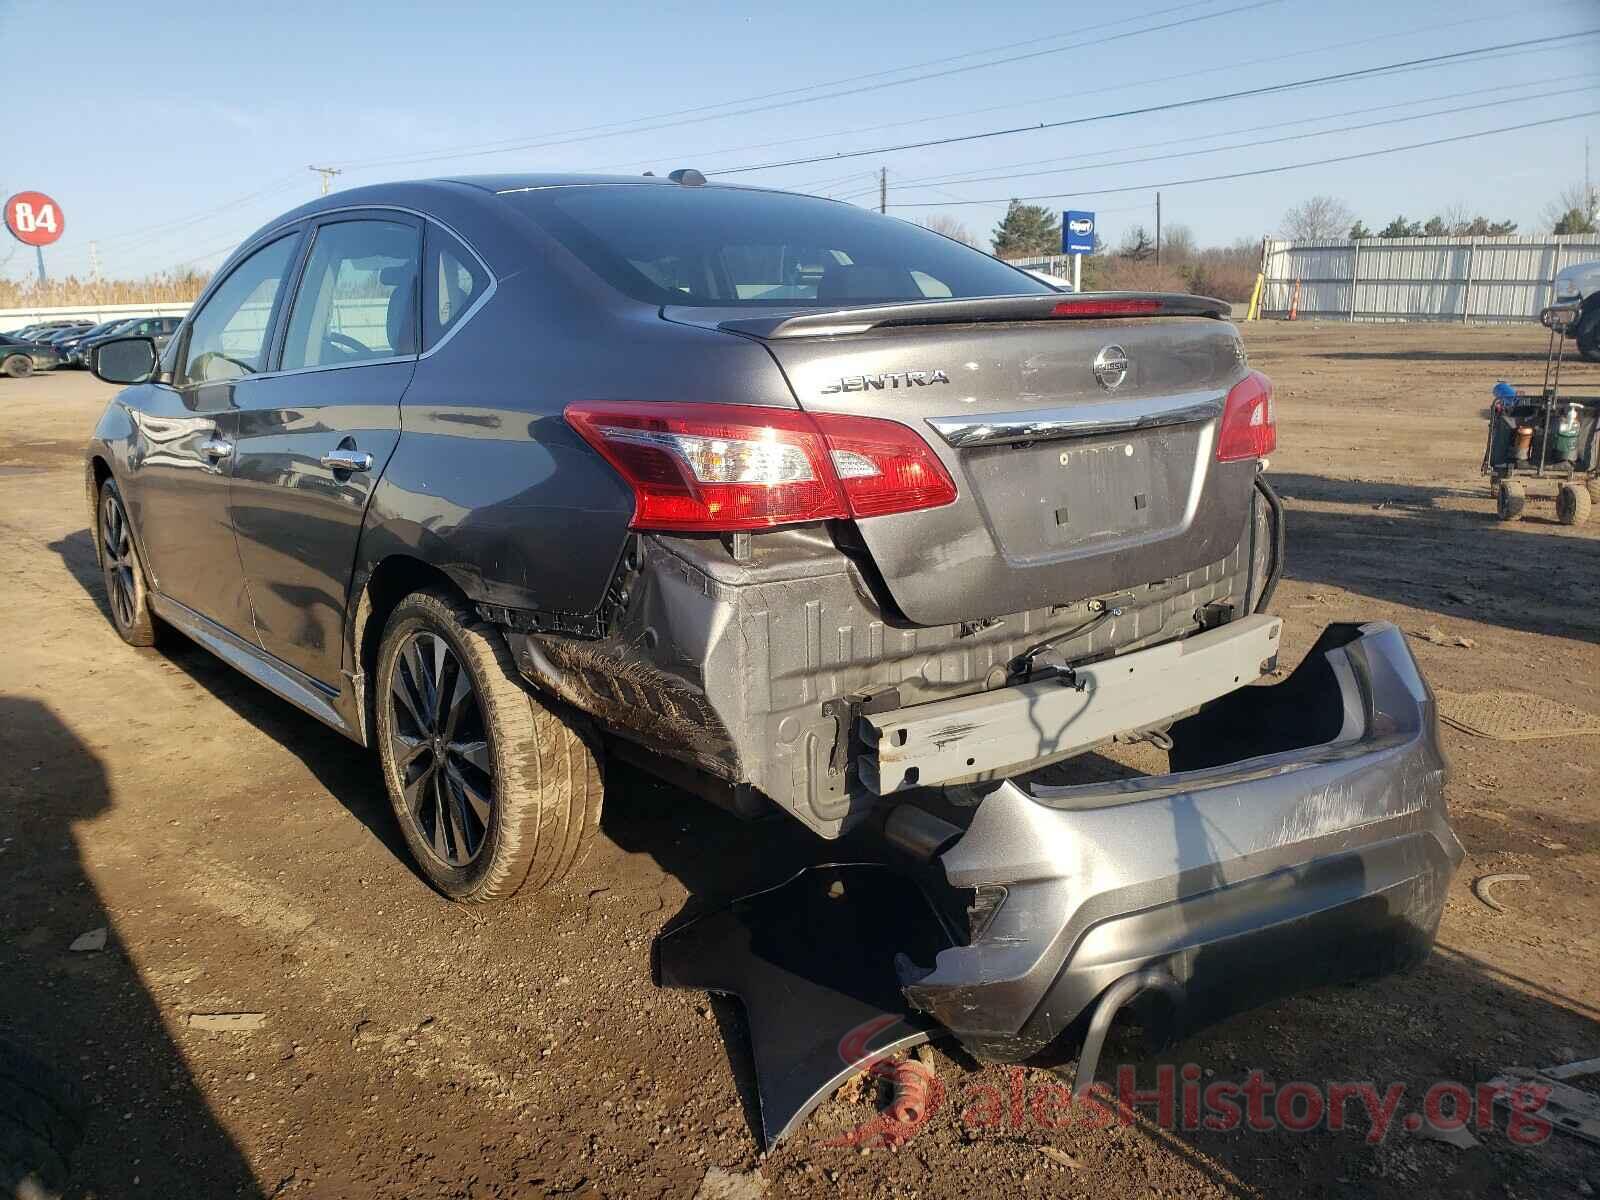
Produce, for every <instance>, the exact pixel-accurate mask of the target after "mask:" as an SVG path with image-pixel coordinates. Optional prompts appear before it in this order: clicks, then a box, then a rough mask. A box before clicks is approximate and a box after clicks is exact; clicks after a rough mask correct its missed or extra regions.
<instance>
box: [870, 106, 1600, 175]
mask: <svg viewBox="0 0 1600 1200" xmlns="http://www.w3.org/2000/svg"><path fill="white" fill-rule="evenodd" d="M1596 88H1600V82H1596V83H1591V84H1589V85H1587V86H1586V87H1579V88H1562V89H1559V90H1556V91H1550V92H1535V93H1532V94H1531V95H1527V96H1518V97H1516V98H1515V99H1512V100H1487V101H1484V102H1483V103H1481V104H1461V105H1457V106H1456V107H1454V108H1441V109H1436V110H1434V111H1433V112H1426V113H1411V114H1409V115H1408V116H1404V117H1389V118H1387V119H1385V120H1382V121H1363V122H1361V123H1360V124H1358V125H1340V126H1335V127H1334V128H1332V129H1311V130H1307V131H1305V132H1304V133H1288V134H1284V135H1283V136H1282V137H1274V138H1256V139H1254V140H1252V141H1248V142H1232V143H1230V144H1228V145H1226V146H1211V147H1209V148H1207V149H1203V150H1179V151H1175V152H1173V153H1171V154H1147V155H1143V156H1141V157H1139V158H1120V159H1111V160H1109V161H1107V162H1095V163H1085V164H1083V165H1082V166H1078V167H1052V168H1050V169H1049V170H1044V171H1022V172H1018V173H1016V174H1012V175H988V176H984V177H982V178H976V179H959V180H954V181H952V180H945V179H941V180H939V181H938V182H940V183H950V182H956V183H996V182H1000V181H1004V180H1010V179H1032V178H1035V177H1037V176H1040V175H1064V174H1069V173H1071V172H1073V171H1098V170H1102V169H1104V168H1107V167H1129V166H1135V165H1137V164H1140V163H1149V162H1163V161H1166V160H1167V159H1173V158H1195V157H1197V156H1199V155H1203V154H1221V153H1223V152H1224V151H1227V150H1249V149H1252V148H1254V147H1256V146H1276V145H1279V144H1281V143H1283V142H1298V141H1303V140H1305V139H1306V138H1311V137H1323V136H1325V135H1327V134H1333V133H1354V132H1355V131H1357V130H1361V129H1378V128H1381V127H1383V126H1385V125H1403V124H1405V123H1406V122H1407V121H1422V120H1426V119H1428V118H1429V117H1449V116H1455V115H1456V114H1457V113H1465V112H1475V111H1477V110H1478V109H1480V108H1499V107H1501V106H1503V105H1506V104H1521V103H1523V102H1525V101H1530V100H1548V99H1549V98H1550V97H1551V96H1565V95H1570V94H1571V93H1573V92H1589V91H1594V90H1595V89H1596ZM900 182H901V186H902V187H919V186H920V187H930V188H931V187H932V186H933V185H932V184H931V183H929V182H928V181H926V180H914V179H911V180H901V181H900ZM935 190H937V189H935Z"/></svg>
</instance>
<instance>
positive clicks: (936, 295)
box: [504, 184, 1050, 308]
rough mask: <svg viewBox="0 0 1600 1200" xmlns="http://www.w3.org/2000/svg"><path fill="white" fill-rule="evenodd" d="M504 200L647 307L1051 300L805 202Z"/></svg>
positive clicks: (631, 189)
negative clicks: (1026, 296)
mask: <svg viewBox="0 0 1600 1200" xmlns="http://www.w3.org/2000/svg"><path fill="white" fill-rule="evenodd" d="M504 198H505V199H506V200H507V201H509V202H510V203H512V204H514V205H516V206H517V207H518V208H520V209H522V210H523V211H524V212H526V213H527V214H528V215H529V216H531V217H532V218H533V219H534V220H535V221H537V222H538V223H539V224H540V225H541V226H543V227H544V228H545V229H546V230H547V231H548V232H549V233H550V234H551V236H553V237H554V238H556V239H557V240H558V241H560V242H561V244H562V245H564V246H565V247H566V248H567V249H568V250H570V251H572V253H573V254H575V255H576V256H577V257H578V258H579V259H581V260H582V261H583V262H584V264H585V265H587V266H588V267H589V268H590V269H591V270H593V271H594V272H595V273H596V274H598V275H600V276H601V277H602V278H603V279H605V280H607V281H608V282H609V283H610V284H611V285H612V286H614V287H616V288H617V289H618V290H620V291H622V292H624V293H626V294H627V295H629V296H632V297H634V298H635V299H637V300H643V301H645V302H647V303H650V304H682V305H691V306H695V305H698V306H714V307H718V308H721V307H725V306H748V307H780V308H796V307H823V306H829V305H837V304H859V303H870V302H874V301H892V300H926V299H948V298H951V297H954V298H957V299H964V298H968V297H973V296H1005V295H1015V294H1018V293H1022V294H1047V293H1048V292H1049V291H1050V289H1049V288H1047V287H1045V285H1044V284H1042V283H1039V282H1038V281H1037V280H1034V279H1032V278H1030V277H1029V276H1027V275H1024V274H1023V273H1022V272H1021V271H1018V270H1015V269H1013V268H1011V267H1008V266H1006V265H1005V264H1004V263H1001V262H999V261H997V260H996V259H993V258H990V257H989V256H988V255H987V254H981V253H979V252H978V251H976V250H973V249H971V248H970V247H968V246H964V245H962V244H961V243H959V242H954V241H951V240H950V239H948V238H944V237H940V236H939V235H938V234H936V233H931V232H929V231H928V230H926V229H923V228H922V227H920V226H917V225H911V224H908V223H907V222H905V221H899V220H896V219H894V218H892V217H886V216H881V215H879V214H878V213H872V212H867V211H865V210H864V209H859V208H854V207H852V206H850V205H848V204H839V203H836V202H834V201H831V200H819V199H816V198H815V197H811V196H790V195H784V194H781V193H771V192H755V191H741V190H736V189H726V190H725V189H721V188H682V187H670V186H666V185H652V184H635V185H629V184H619V185H611V186H596V187H553V188H539V189H535V190H532V191H527V192H512V193H507V194H506V196H505V197H504Z"/></svg>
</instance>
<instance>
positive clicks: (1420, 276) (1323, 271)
mask: <svg viewBox="0 0 1600 1200" xmlns="http://www.w3.org/2000/svg"><path fill="white" fill-rule="evenodd" d="M1594 259H1600V235H1595V234H1571V235H1561V236H1556V235H1553V234H1550V235H1542V236H1541V235H1536V236H1532V237H1515V236H1513V237H1479V238H1469V237H1433V238H1427V237H1420V238H1363V239H1362V240H1361V241H1358V242H1349V241H1341V242H1290V241H1281V240H1278V239H1273V238H1269V239H1267V241H1266V243H1265V244H1264V246H1263V249H1262V270H1263V274H1264V275H1265V282H1264V285H1263V288H1262V293H1261V315H1262V316H1264V317H1286V316H1288V314H1289V309H1290V306H1291V305H1292V304H1294V302H1295V289H1296V287H1298V288H1299V293H1300V295H1299V303H1298V305H1297V310H1298V315H1299V317H1300V318H1301V319H1311V320H1336V321H1457V322H1474V323H1481V324H1486V325H1491V324H1508V323H1511V322H1515V321H1537V320H1538V319H1539V310H1540V309H1541V308H1543V307H1544V306H1545V305H1547V304H1549V303H1550V300H1551V287H1550V285H1551V282H1552V281H1553V280H1554V278H1555V274H1556V272H1557V271H1559V270H1560V269H1561V268H1562V267H1566V266H1571V265H1572V264H1573V263H1579V262H1588V261H1591V260H1594Z"/></svg>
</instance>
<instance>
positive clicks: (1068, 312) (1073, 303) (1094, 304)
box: [1050, 300, 1161, 317]
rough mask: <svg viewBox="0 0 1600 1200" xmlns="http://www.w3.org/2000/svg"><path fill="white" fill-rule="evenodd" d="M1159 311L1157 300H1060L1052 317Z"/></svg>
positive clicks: (1131, 315) (1127, 314)
mask: <svg viewBox="0 0 1600 1200" xmlns="http://www.w3.org/2000/svg"><path fill="white" fill-rule="evenodd" d="M1160 311H1161V301H1159V300H1062V301H1060V302H1059V303H1057V304H1056V306H1055V307H1054V308H1053V309H1051V310H1050V315H1051V316H1054V317H1147V316H1149V315H1150V314H1151V313H1158V312H1160Z"/></svg>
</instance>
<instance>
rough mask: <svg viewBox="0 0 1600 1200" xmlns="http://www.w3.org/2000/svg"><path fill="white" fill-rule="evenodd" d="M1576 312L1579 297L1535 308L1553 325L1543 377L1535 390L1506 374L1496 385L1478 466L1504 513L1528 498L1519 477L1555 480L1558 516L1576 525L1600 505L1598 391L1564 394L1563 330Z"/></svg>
mask: <svg viewBox="0 0 1600 1200" xmlns="http://www.w3.org/2000/svg"><path fill="white" fill-rule="evenodd" d="M1580 315H1581V313H1580V310H1579V308H1578V306H1577V305H1571V304H1555V305H1551V306H1550V307H1549V308H1547V309H1545V310H1544V311H1543V312H1541V313H1540V314H1539V321H1540V323H1541V324H1542V325H1544V327H1545V328H1546V329H1548V330H1549V331H1550V344H1549V348H1548V350H1547V351H1546V353H1545V360H1544V385H1543V386H1542V387H1541V388H1540V389H1539V392H1538V393H1537V394H1533V393H1529V392H1519V391H1517V389H1516V388H1514V387H1512V386H1511V385H1510V384H1509V383H1507V382H1505V380H1501V381H1500V382H1498V383H1496V384H1495V385H1494V404H1493V406H1492V407H1491V408H1490V409H1489V438H1488V443H1487V444H1486V445H1485V446H1484V450H1483V468H1482V470H1483V474H1485V475H1488V476H1489V490H1490V492H1491V493H1492V494H1493V495H1494V497H1495V504H1496V512H1497V513H1498V515H1499V517H1500V519H1501V520H1502V521H1514V520H1516V519H1517V518H1518V517H1520V516H1521V515H1522V510H1523V508H1524V507H1525V506H1526V505H1527V502H1528V487H1527V485H1526V484H1525V483H1523V482H1522V481H1523V480H1524V479H1529V478H1531V479H1551V480H1555V481H1558V486H1557V489H1556V517H1557V518H1558V519H1559V520H1560V522H1561V523H1562V524H1563V525H1579V524H1582V523H1583V522H1584V521H1587V520H1588V519H1589V513H1590V511H1591V510H1592V509H1593V508H1594V506H1596V505H1600V466H1597V463H1596V461H1595V460H1596V451H1597V439H1596V433H1597V430H1600V395H1591V396H1571V395H1566V396H1564V395H1562V394H1561V360H1562V356H1563V353H1564V350H1565V346H1566V334H1567V333H1568V331H1570V330H1571V329H1572V328H1573V327H1574V326H1575V325H1576V324H1577V322H1578V319H1579V316H1580Z"/></svg>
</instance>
